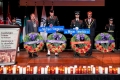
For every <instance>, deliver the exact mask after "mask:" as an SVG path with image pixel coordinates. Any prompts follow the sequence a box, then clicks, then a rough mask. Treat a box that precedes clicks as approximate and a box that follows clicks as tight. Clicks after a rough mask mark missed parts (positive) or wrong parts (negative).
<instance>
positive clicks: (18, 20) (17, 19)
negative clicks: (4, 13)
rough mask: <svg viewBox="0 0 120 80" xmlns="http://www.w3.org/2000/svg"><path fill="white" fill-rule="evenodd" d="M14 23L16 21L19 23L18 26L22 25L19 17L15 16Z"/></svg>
mask: <svg viewBox="0 0 120 80" xmlns="http://www.w3.org/2000/svg"><path fill="white" fill-rule="evenodd" d="M16 23H18V24H19V26H22V23H21V19H19V18H16Z"/></svg>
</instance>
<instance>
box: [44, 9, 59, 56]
mask: <svg viewBox="0 0 120 80" xmlns="http://www.w3.org/2000/svg"><path fill="white" fill-rule="evenodd" d="M49 14H50V16H49V17H47V19H46V26H47V27H48V26H49V27H53V26H59V25H60V24H59V20H58V17H57V16H55V15H54V10H52V9H51V10H50V11H49ZM47 56H50V51H49V50H48V52H47ZM55 56H59V55H58V53H55Z"/></svg>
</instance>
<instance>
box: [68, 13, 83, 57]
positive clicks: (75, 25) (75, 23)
mask: <svg viewBox="0 0 120 80" xmlns="http://www.w3.org/2000/svg"><path fill="white" fill-rule="evenodd" d="M70 28H71V29H75V30H78V29H82V28H83V20H81V19H80V11H75V19H73V20H72V21H71V25H70ZM76 46H78V47H79V45H76ZM74 56H75V57H80V54H78V53H76V52H75V53H74Z"/></svg>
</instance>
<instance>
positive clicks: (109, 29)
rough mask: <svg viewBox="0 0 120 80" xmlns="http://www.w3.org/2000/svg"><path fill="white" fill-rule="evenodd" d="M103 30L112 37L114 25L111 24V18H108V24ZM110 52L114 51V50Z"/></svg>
mask: <svg viewBox="0 0 120 80" xmlns="http://www.w3.org/2000/svg"><path fill="white" fill-rule="evenodd" d="M105 31H106V32H108V33H109V34H111V35H112V36H113V37H114V34H115V25H114V24H113V18H109V24H106V26H105ZM114 38H115V37H114ZM112 52H114V50H113V51H112Z"/></svg>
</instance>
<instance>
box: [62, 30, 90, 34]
mask: <svg viewBox="0 0 120 80" xmlns="http://www.w3.org/2000/svg"><path fill="white" fill-rule="evenodd" d="M78 33H83V34H90V29H78V30H74V29H64V34H78Z"/></svg>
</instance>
